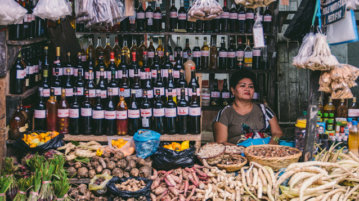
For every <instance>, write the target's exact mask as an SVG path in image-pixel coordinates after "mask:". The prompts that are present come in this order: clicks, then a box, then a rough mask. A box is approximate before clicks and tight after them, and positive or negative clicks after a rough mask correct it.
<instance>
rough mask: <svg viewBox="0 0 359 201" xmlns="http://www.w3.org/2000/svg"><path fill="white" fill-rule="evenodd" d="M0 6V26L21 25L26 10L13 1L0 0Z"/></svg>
mask: <svg viewBox="0 0 359 201" xmlns="http://www.w3.org/2000/svg"><path fill="white" fill-rule="evenodd" d="M0 5H1V6H0V25H8V24H18V23H21V22H22V20H23V19H24V16H25V14H26V13H27V10H26V9H25V8H23V7H22V6H20V5H19V4H18V3H16V1H14V0H0Z"/></svg>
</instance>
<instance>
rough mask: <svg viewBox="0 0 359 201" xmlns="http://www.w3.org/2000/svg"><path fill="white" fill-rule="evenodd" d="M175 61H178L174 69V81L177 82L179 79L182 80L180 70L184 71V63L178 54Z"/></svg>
mask: <svg viewBox="0 0 359 201" xmlns="http://www.w3.org/2000/svg"><path fill="white" fill-rule="evenodd" d="M175 60H176V64H175V66H174V68H173V78H174V81H175V82H177V81H178V79H179V78H180V70H182V69H184V68H183V63H182V57H181V55H180V53H177V56H176V59H175Z"/></svg>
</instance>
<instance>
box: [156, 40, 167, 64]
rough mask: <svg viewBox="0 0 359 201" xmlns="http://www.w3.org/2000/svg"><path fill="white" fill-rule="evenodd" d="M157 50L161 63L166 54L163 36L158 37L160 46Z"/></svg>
mask: <svg viewBox="0 0 359 201" xmlns="http://www.w3.org/2000/svg"><path fill="white" fill-rule="evenodd" d="M156 51H157V54H158V56H159V57H160V63H162V60H163V57H164V55H165V52H164V51H165V49H164V47H163V46H162V39H161V38H159V39H158V47H157V49H156Z"/></svg>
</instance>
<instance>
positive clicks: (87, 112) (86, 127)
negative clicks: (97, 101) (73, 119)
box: [80, 89, 93, 134]
mask: <svg viewBox="0 0 359 201" xmlns="http://www.w3.org/2000/svg"><path fill="white" fill-rule="evenodd" d="M89 96H90V95H89V90H88V89H85V101H84V102H83V103H82V105H81V109H80V115H81V116H80V122H81V128H82V133H83V134H92V127H93V125H92V106H91V103H90V97H89Z"/></svg>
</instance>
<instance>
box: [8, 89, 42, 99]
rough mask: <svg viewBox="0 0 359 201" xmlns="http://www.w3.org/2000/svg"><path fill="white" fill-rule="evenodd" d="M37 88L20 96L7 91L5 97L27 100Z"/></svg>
mask: <svg viewBox="0 0 359 201" xmlns="http://www.w3.org/2000/svg"><path fill="white" fill-rule="evenodd" d="M38 88H39V86H35V87H33V88H31V89H28V90H26V91H25V92H24V93H22V94H10V91H9V93H8V94H7V95H6V96H8V97H11V98H12V99H25V98H28V97H29V96H31V95H32V94H34V93H36V92H37V89H38Z"/></svg>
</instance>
